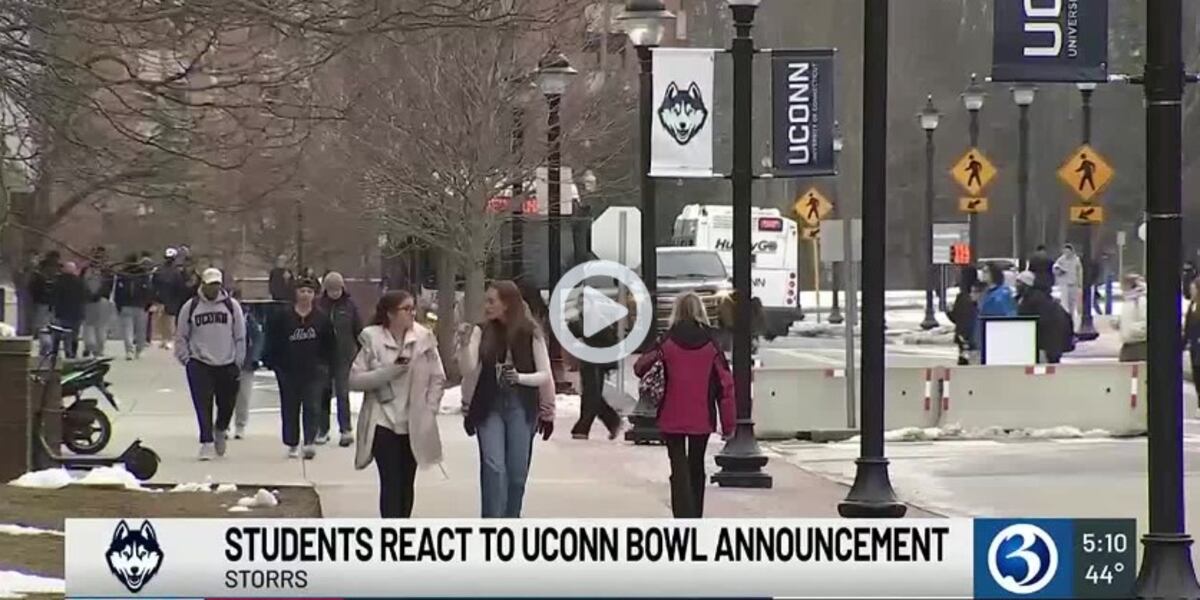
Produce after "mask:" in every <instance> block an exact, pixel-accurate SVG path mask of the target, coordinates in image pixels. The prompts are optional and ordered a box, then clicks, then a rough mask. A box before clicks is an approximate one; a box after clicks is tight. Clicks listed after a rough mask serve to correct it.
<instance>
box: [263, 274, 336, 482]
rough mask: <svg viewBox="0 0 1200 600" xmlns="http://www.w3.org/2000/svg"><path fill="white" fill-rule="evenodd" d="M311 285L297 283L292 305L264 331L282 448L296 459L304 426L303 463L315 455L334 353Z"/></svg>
mask: <svg viewBox="0 0 1200 600" xmlns="http://www.w3.org/2000/svg"><path fill="white" fill-rule="evenodd" d="M318 288H319V286H318V284H317V282H316V281H313V280H311V279H302V280H299V281H297V282H296V300H295V303H294V304H293V305H292V306H291V307H290V309H288V310H283V311H280V312H279V313H277V314H275V315H274V316H273V317H272V318H271V321H270V323H269V324H268V326H267V347H266V353H265V356H264V362H265V364H266V365H267V366H268V367H269V368H270V369H271V370H272V371H275V378H276V380H278V382H279V399H280V409H281V412H282V416H283V444H284V445H285V446H287V448H288V457H289V458H296V457H298V456H299V455H300V452H299V444H300V436H301V424H303V436H304V437H303V439H304V458H305V460H310V459H312V458H313V457H315V456H316V454H317V447H316V445H315V444H316V439H317V433H318V417H319V416H320V412H321V395H322V394H323V393H324V391H325V384H326V382H328V381H329V377H330V373H331V370H332V367H333V361H334V356H335V351H336V338H335V336H334V331H333V322H332V321H330V320H329V316H328V315H326V314H325V313H323V312H321V311H320V309H318V308H317V306H316V302H315V301H316V298H317V289H318Z"/></svg>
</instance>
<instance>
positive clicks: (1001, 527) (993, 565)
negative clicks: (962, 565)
mask: <svg viewBox="0 0 1200 600" xmlns="http://www.w3.org/2000/svg"><path fill="white" fill-rule="evenodd" d="M1070 540H1071V524H1070V521H1066V520H1058V519H1033V520H1027V521H1012V520H1004V519H978V520H976V521H975V592H976V597H985V598H1038V597H1063V595H1064V594H1063V592H1065V591H1067V590H1069V589H1070V587H1071V584H1070V582H1071V576H1070V571H1071V562H1072V560H1071V547H1070Z"/></svg>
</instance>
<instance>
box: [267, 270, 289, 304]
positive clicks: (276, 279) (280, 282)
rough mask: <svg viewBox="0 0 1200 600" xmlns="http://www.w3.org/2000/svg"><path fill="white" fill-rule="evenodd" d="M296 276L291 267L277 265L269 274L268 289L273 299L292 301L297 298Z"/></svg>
mask: <svg viewBox="0 0 1200 600" xmlns="http://www.w3.org/2000/svg"><path fill="white" fill-rule="evenodd" d="M295 284H296V278H295V276H293V275H292V271H291V270H290V269H284V268H280V267H275V268H274V269H271V272H270V273H269V274H268V275H267V289H268V290H269V291H270V293H271V299H272V300H276V301H281V302H291V301H292V300H295V299H296V290H295V287H294V286H295Z"/></svg>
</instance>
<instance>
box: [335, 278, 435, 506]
mask: <svg viewBox="0 0 1200 600" xmlns="http://www.w3.org/2000/svg"><path fill="white" fill-rule="evenodd" d="M415 312H416V302H415V299H414V298H413V297H412V294H409V293H408V292H405V291H402V290H395V291H390V292H387V293H386V294H384V295H383V297H381V298H380V299H379V302H378V304H377V305H376V307H375V317H374V318H373V319H372V320H371V325H370V326H369V327H367V328H365V329H363V330H362V333H361V334H359V337H358V340H359V346H360V350H359V352H358V355H357V357H356V358H355V359H354V364H353V365H352V366H351V367H350V380H349V383H350V389H352V390H355V391H361V392H365V393H364V394H363V404H362V408H361V409H360V410H359V413H358V437H357V438H356V440H355V442H356V444H357V448H356V452H355V457H354V467H355V468H356V469H365V468H367V466H368V465H370V464H371V462H372V461H374V463H375V466H376V468H378V470H379V516H381V517H383V518H385V519H407V518H408V517H410V516H412V511H413V503H414V492H413V486H414V483H415V482H416V477H417V468H418V467H430V466H433V465H437V464H440V463H441V462H442V440H441V434H440V433H439V431H438V423H437V415H438V410H439V409H440V408H441V405H442V393H443V388H444V387H445V384H446V374H445V372H444V371H443V369H442V358H441V356H440V355H439V354H438V344H437V337H435V336H434V335H433V332H431V331H430V330H429V329H427V328H426V327H425V326H424V325H421V324H419V323H416V322H415V320H414V319H413V317H414V315H415Z"/></svg>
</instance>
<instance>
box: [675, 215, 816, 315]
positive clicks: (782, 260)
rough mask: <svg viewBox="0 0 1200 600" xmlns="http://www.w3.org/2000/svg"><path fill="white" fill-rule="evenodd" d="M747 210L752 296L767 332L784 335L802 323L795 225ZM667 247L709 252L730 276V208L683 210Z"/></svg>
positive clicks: (776, 217)
mask: <svg viewBox="0 0 1200 600" xmlns="http://www.w3.org/2000/svg"><path fill="white" fill-rule="evenodd" d="M751 211H752V212H751V221H750V230H751V232H752V237H751V243H752V252H753V254H752V259H751V260H752V261H753V269H752V271H751V276H750V280H751V286H752V290H753V292H752V293H753V296H754V297H755V298H758V299H759V300H760V301H761V302H762V305H763V311H764V316H765V317H766V321H767V329H768V332H769V333H771V334H772V335H775V336H785V335H787V333H788V329H789V328H790V327H791V325H792V323H793V322H795V321H799V320H802V319H803V318H804V313H803V312H802V309H801V307H800V288H799V280H798V277H797V274H796V261H797V247H798V244H799V235H800V231H799V229H798V228H797V226H796V222H795V221H793V220H791V219H788V218H786V217H784V216H783V213H781V212H780V211H779V209H775V208H752V209H751ZM672 243H673V244H674V245H676V246H685V247H695V248H701V249H705V250H714V251H716V252H717V253H718V254H719V255H720V256H721V262H723V263H724V264H725V268H726V270H728V271H729V272H730V273H733V207H732V206H728V205H705V204H689V205H687V206H685V207H683V211H682V212H680V213H679V216H678V217H676V218H675V227H674V230H673V235H672Z"/></svg>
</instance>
